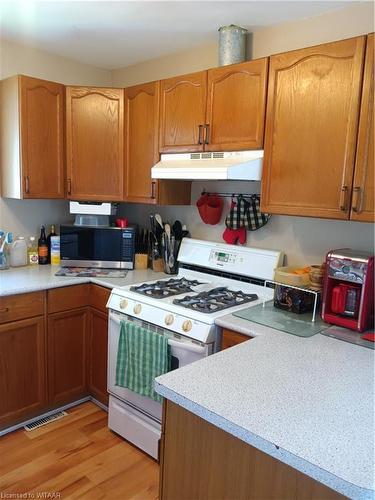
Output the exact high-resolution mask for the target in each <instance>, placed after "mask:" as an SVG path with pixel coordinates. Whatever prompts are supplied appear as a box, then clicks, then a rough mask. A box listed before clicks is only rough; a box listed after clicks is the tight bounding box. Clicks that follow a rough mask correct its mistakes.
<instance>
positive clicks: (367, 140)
mask: <svg viewBox="0 0 375 500" xmlns="http://www.w3.org/2000/svg"><path fill="white" fill-rule="evenodd" d="M374 190H375V185H374V34H373V33H372V34H371V35H369V36H368V37H367V48H366V60H365V72H364V79H363V92H362V104H361V115H360V120H359V132H358V143H357V158H356V163H355V173H354V182H353V203H352V210H351V214H350V218H351V219H352V220H358V221H364V222H373V221H374Z"/></svg>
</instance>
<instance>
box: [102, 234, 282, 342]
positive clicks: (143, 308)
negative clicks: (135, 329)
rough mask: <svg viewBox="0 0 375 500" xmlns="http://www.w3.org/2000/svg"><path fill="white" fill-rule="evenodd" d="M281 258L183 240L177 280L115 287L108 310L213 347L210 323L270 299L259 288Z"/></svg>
mask: <svg viewBox="0 0 375 500" xmlns="http://www.w3.org/2000/svg"><path fill="white" fill-rule="evenodd" d="M281 259H282V253H281V252H278V251H272V250H261V249H256V248H248V247H233V246H232V245H226V244H221V243H212V242H208V241H201V240H194V239H188V238H185V239H184V240H183V241H182V244H181V248H180V252H179V255H178V260H179V264H180V270H179V273H178V275H177V276H171V277H170V278H164V279H161V280H156V281H150V282H146V283H142V284H140V285H129V286H125V287H121V288H115V289H114V290H113V292H112V294H111V298H110V301H109V303H108V307H109V308H110V309H112V310H114V311H118V312H119V313H122V314H126V315H127V316H132V317H135V318H138V319H139V320H141V321H143V322H147V323H152V324H154V325H157V326H159V327H163V328H167V329H168V330H171V331H173V332H175V333H178V334H181V335H185V336H187V337H189V338H191V339H195V340H197V341H200V342H205V343H207V342H213V341H214V338H213V335H214V328H213V325H214V323H215V320H216V319H217V318H218V317H220V316H223V315H225V314H230V313H233V312H235V311H238V310H239V309H241V308H244V307H249V306H252V305H256V304H259V303H260V302H262V301H264V300H270V299H271V298H272V296H273V290H270V289H268V288H265V287H264V286H263V283H264V280H266V279H272V278H273V275H274V270H275V268H276V267H277V266H279V265H281Z"/></svg>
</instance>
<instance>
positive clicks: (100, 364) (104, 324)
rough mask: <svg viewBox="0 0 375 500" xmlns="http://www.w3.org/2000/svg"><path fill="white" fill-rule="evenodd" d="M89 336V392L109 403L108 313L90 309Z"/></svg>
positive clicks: (106, 403)
mask: <svg viewBox="0 0 375 500" xmlns="http://www.w3.org/2000/svg"><path fill="white" fill-rule="evenodd" d="M90 316H91V318H90V336H89V368H88V377H89V380H88V382H89V392H90V394H91V395H92V396H93V397H94V398H96V399H97V400H98V401H100V402H101V403H103V404H104V405H108V393H107V354H108V313H103V312H101V311H98V310H97V309H93V308H91V309H90Z"/></svg>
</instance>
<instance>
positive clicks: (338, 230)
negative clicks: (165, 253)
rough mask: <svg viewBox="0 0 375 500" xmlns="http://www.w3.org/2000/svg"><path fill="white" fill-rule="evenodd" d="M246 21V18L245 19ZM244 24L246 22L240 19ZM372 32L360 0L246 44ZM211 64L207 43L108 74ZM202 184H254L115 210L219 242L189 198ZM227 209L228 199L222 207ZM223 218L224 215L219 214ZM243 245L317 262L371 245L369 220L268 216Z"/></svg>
mask: <svg viewBox="0 0 375 500" xmlns="http://www.w3.org/2000/svg"><path fill="white" fill-rule="evenodd" d="M248 21H249V24H250V23H251V20H248ZM243 23H244V24H247V20H246V19H244V20H243ZM372 31H374V6H373V4H372V3H363V4H359V5H354V6H349V7H346V8H344V9H342V10H338V11H337V10H335V11H333V12H328V13H326V14H323V15H321V16H317V17H313V18H309V19H304V20H301V21H298V22H291V23H285V24H281V25H278V26H274V27H272V28H266V29H262V30H260V31H256V32H254V33H253V36H252V40H251V45H252V56H253V58H257V57H264V56H267V55H270V54H274V53H278V52H283V51H287V50H292V49H298V48H302V47H307V46H309V45H314V44H319V43H324V42H330V41H334V40H340V39H343V38H350V37H353V36H358V35H361V34H366V33H369V32H372ZM216 65H217V45H216V44H209V45H206V46H204V47H201V48H200V49H199V50H197V49H195V50H194V51H186V52H183V53H180V54H172V55H170V56H167V57H163V58H160V59H156V60H154V61H149V62H145V63H142V64H137V65H133V66H130V67H128V68H122V69H118V70H115V71H113V72H112V77H113V82H114V83H115V84H116V85H119V86H120V85H121V86H122V85H123V86H129V85H134V84H136V83H141V82H146V81H152V80H157V79H160V78H168V77H170V76H174V75H177V74H183V73H189V72H193V71H200V70H202V69H205V68H208V67H212V66H216ZM203 187H206V189H208V190H210V191H215V190H216V191H224V192H231V191H232V190H233V191H234V190H235V191H236V192H246V193H248V192H252V191H253V190H257V189H259V187H257V186H254V185H253V186H248V185H246V186H245V185H244V183H238V184H237V185H236V187H232V186H230V187H229V186H228V185H227V186H226V187H225V186H223V184H222V183H220V182H217V183H210V184H209V183H198V182H194V183H193V194H192V206H190V207H151V206H150V207H147V206H145V205H143V206H142V205H135V204H126V205H123V206H122V208H121V210H122V213H123V214H124V215H127V216H128V217H129V219H130V220H133V221H140V222H143V223H144V224H146V223H147V219H148V214H150V213H152V212H153V211H155V210H157V211H159V212H160V213H161V214H162V216H163V217H164V218H166V219H169V220H174V219H175V218H179V219H181V221H183V222H184V223H186V224H187V225H188V227H189V229H190V230H191V233H192V236H193V237H196V238H201V239H206V240H213V241H222V237H221V235H222V233H223V230H224V223H223V221H222V222H221V223H220V224H218V225H217V226H208V225H205V224H203V223H202V222H201V221H200V218H199V214H198V211H197V209H196V207H195V206H194V205H195V202H196V200H197V199H198V197H199V195H200V192H201V190H202V189H203ZM226 206H227V207H228V203H227V205H226ZM223 218H224V217H223ZM247 236H248V240H247V245H249V246H258V247H262V246H264V247H266V248H271V249H282V250H284V251H285V252H286V253H287V256H288V262H289V263H291V264H297V265H298V264H305V263H308V264H311V263H319V262H321V261H322V259H323V257H324V255H325V253H326V252H327V250H329V249H333V248H340V247H352V248H356V249H362V250H366V249H368V250H370V249H372V248H373V245H374V226H373V224H366V223H359V222H349V221H334V220H323V219H312V218H307V217H287V216H273V217H272V219H271V220H270V222H269V223H268V224H267V225H266V226H265V227H264V228H262V229H260V230H258V231H255V232H248V233H247Z"/></svg>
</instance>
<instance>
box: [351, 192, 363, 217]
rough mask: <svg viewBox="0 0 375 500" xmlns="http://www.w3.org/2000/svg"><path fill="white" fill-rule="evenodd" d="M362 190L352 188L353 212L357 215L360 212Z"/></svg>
mask: <svg viewBox="0 0 375 500" xmlns="http://www.w3.org/2000/svg"><path fill="white" fill-rule="evenodd" d="M362 204H363V190H362V188H361V187H360V186H355V187H354V188H353V212H355V213H357V214H359V213H361V212H362Z"/></svg>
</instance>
